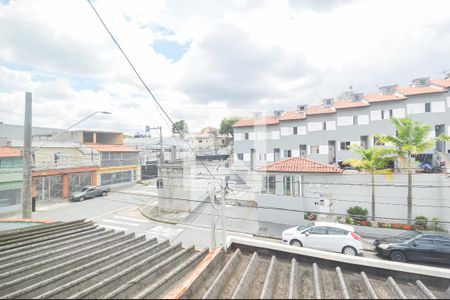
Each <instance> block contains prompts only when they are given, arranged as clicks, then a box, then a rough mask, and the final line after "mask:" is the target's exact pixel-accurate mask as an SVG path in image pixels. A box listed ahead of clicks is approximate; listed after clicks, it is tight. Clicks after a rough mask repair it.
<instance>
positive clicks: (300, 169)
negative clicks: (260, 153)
mask: <svg viewBox="0 0 450 300" xmlns="http://www.w3.org/2000/svg"><path fill="white" fill-rule="evenodd" d="M257 171H258V172H281V173H342V170H341V169H339V168H336V167H333V166H331V165H327V164H323V163H320V162H317V161H314V160H310V159H306V158H304V157H291V158H288V159H286V160H281V161H277V162H274V163H272V164H270V165H267V166H265V167H262V168H259V169H257Z"/></svg>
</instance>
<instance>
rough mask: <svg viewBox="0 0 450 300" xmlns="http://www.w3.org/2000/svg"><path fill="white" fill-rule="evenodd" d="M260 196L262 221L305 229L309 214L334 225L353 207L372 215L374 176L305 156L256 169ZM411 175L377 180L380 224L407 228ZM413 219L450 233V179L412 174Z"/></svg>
mask: <svg viewBox="0 0 450 300" xmlns="http://www.w3.org/2000/svg"><path fill="white" fill-rule="evenodd" d="M256 171H257V173H258V174H259V177H260V179H259V183H258V184H259V193H257V194H256V202H257V204H258V207H272V208H273V209H260V208H258V219H259V220H260V221H265V222H272V223H277V224H287V225H298V224H301V221H302V220H303V217H304V214H305V213H306V212H313V213H316V214H318V215H319V219H321V218H323V219H326V220H330V221H336V220H337V217H338V216H341V215H347V209H348V208H349V207H352V206H361V207H363V208H367V210H368V211H369V214H370V213H371V212H370V210H371V203H372V202H371V201H372V194H371V174H369V173H364V172H347V171H342V170H341V169H339V168H337V167H335V166H332V165H328V164H324V163H321V162H317V161H312V160H310V159H307V158H304V157H291V158H288V159H284V160H281V161H277V162H274V163H271V164H268V165H267V166H264V167H260V168H258V169H257V170H256ZM406 182H407V175H405V174H395V175H394V176H393V177H392V178H390V177H386V176H384V175H375V184H376V217H377V220H379V221H382V220H385V221H389V222H397V223H405V222H406V218H407V209H406V208H407V205H406V194H407V188H408V187H407V184H406ZM413 182H414V185H413V207H412V208H413V210H412V212H413V218H415V217H416V216H419V215H423V216H425V217H427V218H428V220H431V219H432V218H434V217H437V218H439V220H440V221H441V222H442V223H441V225H440V226H442V227H445V228H446V229H450V226H449V224H450V206H449V205H448V195H449V193H450V178H449V177H447V176H446V175H445V174H414V175H413Z"/></svg>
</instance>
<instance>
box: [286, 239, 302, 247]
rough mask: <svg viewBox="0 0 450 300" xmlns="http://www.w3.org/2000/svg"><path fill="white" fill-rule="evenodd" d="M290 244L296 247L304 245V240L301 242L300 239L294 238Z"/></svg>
mask: <svg viewBox="0 0 450 300" xmlns="http://www.w3.org/2000/svg"><path fill="white" fill-rule="evenodd" d="M289 245H291V246H295V247H303V244H302V242H300V241H299V240H292V241H291V242H290V243H289Z"/></svg>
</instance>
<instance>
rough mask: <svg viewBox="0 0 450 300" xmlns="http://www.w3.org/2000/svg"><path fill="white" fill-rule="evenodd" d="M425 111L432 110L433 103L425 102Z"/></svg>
mask: <svg viewBox="0 0 450 300" xmlns="http://www.w3.org/2000/svg"><path fill="white" fill-rule="evenodd" d="M425 112H431V103H425Z"/></svg>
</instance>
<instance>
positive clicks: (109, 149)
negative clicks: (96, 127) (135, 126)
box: [86, 144, 139, 152]
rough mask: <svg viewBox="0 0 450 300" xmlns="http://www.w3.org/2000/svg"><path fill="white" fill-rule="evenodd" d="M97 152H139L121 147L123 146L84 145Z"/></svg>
mask: <svg viewBox="0 0 450 300" xmlns="http://www.w3.org/2000/svg"><path fill="white" fill-rule="evenodd" d="M86 146H88V147H91V148H93V149H95V150H97V151H98V152H139V151H138V150H136V149H135V148H132V147H128V146H123V145H99V144H86Z"/></svg>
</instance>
